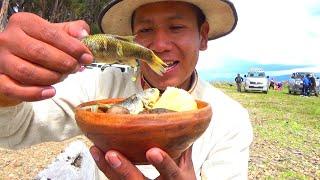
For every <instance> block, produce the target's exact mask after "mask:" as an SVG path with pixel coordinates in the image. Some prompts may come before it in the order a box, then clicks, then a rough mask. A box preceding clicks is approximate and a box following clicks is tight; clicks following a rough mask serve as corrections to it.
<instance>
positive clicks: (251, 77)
mask: <svg viewBox="0 0 320 180" xmlns="http://www.w3.org/2000/svg"><path fill="white" fill-rule="evenodd" d="M244 77H245V79H244V91H245V92H248V91H256V92H263V93H266V94H267V93H268V90H269V84H270V81H269V76H266V74H265V72H264V71H263V70H262V69H252V70H250V71H249V72H248V74H247V75H245V76H244Z"/></svg>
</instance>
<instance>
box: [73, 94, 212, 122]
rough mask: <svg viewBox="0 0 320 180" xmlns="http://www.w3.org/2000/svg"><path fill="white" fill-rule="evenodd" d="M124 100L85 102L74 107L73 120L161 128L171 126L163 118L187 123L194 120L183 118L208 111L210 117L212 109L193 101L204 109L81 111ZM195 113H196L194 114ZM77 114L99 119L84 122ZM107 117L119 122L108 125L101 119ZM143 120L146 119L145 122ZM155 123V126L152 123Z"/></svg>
mask: <svg viewBox="0 0 320 180" xmlns="http://www.w3.org/2000/svg"><path fill="white" fill-rule="evenodd" d="M123 99H124V98H109V99H101V100H93V101H87V102H84V103H81V104H79V105H78V106H76V107H75V117H76V118H75V119H76V121H77V122H82V123H85V124H91V125H93V126H101V125H108V126H114V127H116V126H121V125H123V124H124V123H126V124H127V125H130V124H128V123H133V124H131V125H132V126H138V125H141V124H143V125H146V126H147V125H148V124H152V125H153V126H163V125H166V124H172V120H169V119H165V117H171V116H180V117H181V118H179V119H175V120H174V121H175V122H176V123H184V122H188V121H195V119H196V118H189V119H188V118H184V117H193V116H199V115H200V114H205V113H206V112H207V111H209V114H208V116H212V108H211V105H210V104H209V103H208V102H205V101H202V100H197V99H196V100H195V101H196V103H197V105H198V104H199V103H201V104H204V105H205V106H204V107H201V108H199V109H196V110H190V111H183V112H166V113H159V114H156V113H154V114H108V113H103V112H91V111H87V110H85V109H81V108H82V107H85V106H88V105H92V104H96V103H97V102H119V101H121V100H123ZM195 112H196V113H195ZM79 114H83V115H84V116H88V117H89V116H91V117H100V118H98V119H96V120H95V121H93V120H89V119H90V118H87V120H84V119H83V118H78V115H79ZM106 116H108V118H109V119H118V120H119V122H112V123H109V122H108V121H105V120H104V119H103V117H106ZM159 118H161V119H164V120H161V121H159V120H157V119H159ZM145 119H148V121H146V120H145ZM155 121H156V122H157V123H156V124H155V123H154V122H155Z"/></svg>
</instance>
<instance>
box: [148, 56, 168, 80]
mask: <svg viewBox="0 0 320 180" xmlns="http://www.w3.org/2000/svg"><path fill="white" fill-rule="evenodd" d="M146 62H147V64H148V65H149V66H150V67H151V69H152V70H153V71H154V72H156V73H157V74H159V75H161V76H162V75H163V73H164V72H165V71H166V70H165V67H167V66H168V65H167V64H166V63H164V62H163V61H162V60H161V59H160V58H159V57H158V56H157V55H155V54H154V53H153V52H152V60H151V61H146Z"/></svg>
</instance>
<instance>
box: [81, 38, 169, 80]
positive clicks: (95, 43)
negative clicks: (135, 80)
mask: <svg viewBox="0 0 320 180" xmlns="http://www.w3.org/2000/svg"><path fill="white" fill-rule="evenodd" d="M133 40H134V36H117V35H111V34H95V35H89V36H86V37H85V38H83V39H82V40H81V42H82V43H84V44H85V45H86V46H87V47H88V48H89V49H90V51H91V52H92V54H93V56H94V58H95V59H96V60H97V61H98V62H103V63H107V64H115V63H117V64H126V65H129V66H131V67H137V66H138V62H137V59H138V60H142V61H145V62H146V63H147V64H148V65H149V66H150V67H151V69H152V70H153V71H155V72H156V73H157V74H159V75H163V73H164V72H165V67H167V64H166V63H164V62H163V61H162V60H161V59H160V58H159V57H158V56H157V55H155V54H154V52H153V51H152V50H150V49H148V48H145V47H143V46H141V45H139V44H137V43H135V42H133Z"/></svg>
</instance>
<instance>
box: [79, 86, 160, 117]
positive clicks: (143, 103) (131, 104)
mask: <svg viewBox="0 0 320 180" xmlns="http://www.w3.org/2000/svg"><path fill="white" fill-rule="evenodd" d="M159 98H160V91H159V90H158V89H157V88H149V89H146V90H144V91H142V92H139V93H136V94H133V95H131V96H130V97H128V98H126V99H124V100H123V101H121V102H119V103H115V104H101V103H98V104H94V105H90V106H85V107H83V108H82V109H84V110H87V111H91V112H105V113H108V110H109V109H110V108H113V107H115V106H118V107H119V106H120V107H123V108H126V109H127V110H129V112H130V114H139V113H140V112H141V111H143V110H145V109H151V108H152V107H153V106H154V104H155V103H156V102H157V101H158V99H159Z"/></svg>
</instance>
